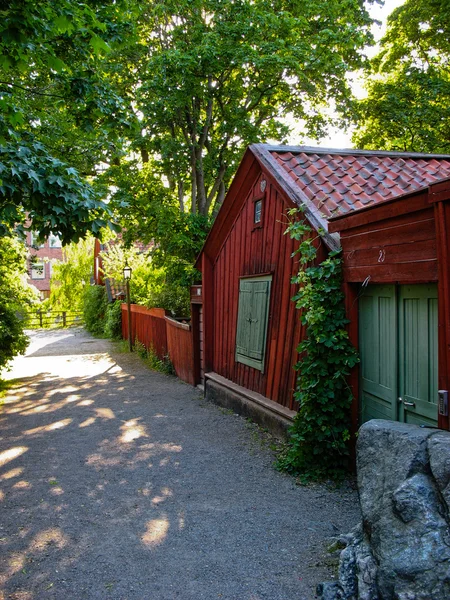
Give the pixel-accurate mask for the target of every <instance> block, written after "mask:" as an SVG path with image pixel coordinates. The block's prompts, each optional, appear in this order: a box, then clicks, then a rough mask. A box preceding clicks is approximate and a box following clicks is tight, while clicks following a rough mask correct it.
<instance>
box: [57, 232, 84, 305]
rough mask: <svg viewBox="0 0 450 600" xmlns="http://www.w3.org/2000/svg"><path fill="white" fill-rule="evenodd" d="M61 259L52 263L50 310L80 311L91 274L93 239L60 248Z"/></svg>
mask: <svg viewBox="0 0 450 600" xmlns="http://www.w3.org/2000/svg"><path fill="white" fill-rule="evenodd" d="M62 253H63V261H58V262H54V263H53V264H52V277H51V283H50V287H51V292H50V299H49V304H50V308H51V309H52V310H57V311H63V310H64V311H77V312H78V311H81V310H83V296H84V290H85V287H86V285H89V281H90V278H91V274H92V265H93V256H94V239H93V237H92V236H88V237H87V238H86V239H85V240H80V241H79V242H77V243H71V244H68V245H67V246H65V247H64V248H63V250H62Z"/></svg>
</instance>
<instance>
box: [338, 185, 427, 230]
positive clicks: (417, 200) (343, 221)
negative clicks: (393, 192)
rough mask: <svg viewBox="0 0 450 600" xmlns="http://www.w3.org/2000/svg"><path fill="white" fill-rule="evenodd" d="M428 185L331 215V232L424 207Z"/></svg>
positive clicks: (425, 205) (352, 227)
mask: <svg viewBox="0 0 450 600" xmlns="http://www.w3.org/2000/svg"><path fill="white" fill-rule="evenodd" d="M428 197H429V187H428V186H427V187H424V188H420V189H419V190H415V191H414V192H408V193H407V194H403V195H401V196H396V197H395V198H390V199H389V200H385V201H384V202H380V203H377V204H371V205H370V206H365V207H364V208H360V209H358V210H355V211H353V212H351V213H348V214H346V215H338V216H336V217H331V218H330V220H329V221H328V224H329V230H330V231H331V232H339V233H340V232H341V231H346V230H347V229H354V228H355V227H360V226H363V225H369V224H370V223H376V222H377V221H383V220H384V219H390V218H393V217H398V216H400V215H404V214H407V213H411V212H415V211H418V210H422V209H424V208H426V207H427V206H428V204H429V199H428Z"/></svg>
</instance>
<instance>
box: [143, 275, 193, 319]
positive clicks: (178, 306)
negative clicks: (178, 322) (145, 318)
mask: <svg viewBox="0 0 450 600" xmlns="http://www.w3.org/2000/svg"><path fill="white" fill-rule="evenodd" d="M145 306H146V307H147V308H164V309H165V310H167V311H168V312H170V313H171V315H172V316H173V317H189V316H190V314H191V297H190V289H189V288H188V287H183V286H181V285H177V284H174V283H166V284H165V285H164V286H163V288H162V289H161V290H160V291H157V292H154V293H152V294H151V295H150V297H149V299H148V300H147V301H146V302H145Z"/></svg>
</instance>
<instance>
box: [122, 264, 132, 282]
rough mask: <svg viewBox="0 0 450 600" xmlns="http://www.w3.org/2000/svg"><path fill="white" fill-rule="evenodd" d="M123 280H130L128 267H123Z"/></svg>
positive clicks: (129, 268)
mask: <svg viewBox="0 0 450 600" xmlns="http://www.w3.org/2000/svg"><path fill="white" fill-rule="evenodd" d="M123 278H124V279H131V267H129V266H128V265H125V267H124V268H123Z"/></svg>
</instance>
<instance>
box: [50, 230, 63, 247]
mask: <svg viewBox="0 0 450 600" xmlns="http://www.w3.org/2000/svg"><path fill="white" fill-rule="evenodd" d="M48 245H49V248H61V240H60V239H59V237H58V236H57V235H53V234H52V233H51V234H50V236H49V238H48Z"/></svg>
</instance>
